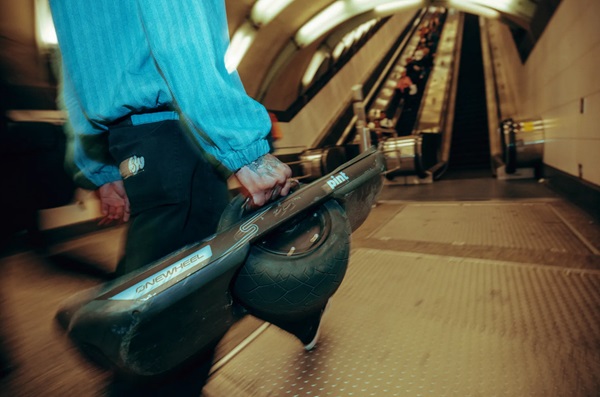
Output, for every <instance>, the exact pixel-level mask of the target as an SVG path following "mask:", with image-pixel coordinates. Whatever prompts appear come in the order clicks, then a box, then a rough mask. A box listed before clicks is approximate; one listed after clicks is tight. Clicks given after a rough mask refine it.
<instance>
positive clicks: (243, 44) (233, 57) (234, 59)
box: [225, 22, 256, 73]
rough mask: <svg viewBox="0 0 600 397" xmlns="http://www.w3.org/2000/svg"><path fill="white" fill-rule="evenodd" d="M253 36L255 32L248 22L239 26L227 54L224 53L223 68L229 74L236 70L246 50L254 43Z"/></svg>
mask: <svg viewBox="0 0 600 397" xmlns="http://www.w3.org/2000/svg"><path fill="white" fill-rule="evenodd" d="M255 36H256V30H255V29H254V28H253V27H252V25H251V24H250V23H248V22H246V23H245V24H243V25H242V26H240V27H239V29H238V30H237V31H236V32H235V33H234V35H233V37H232V38H231V42H230V43H229V47H228V48H227V52H225V67H226V68H227V71H228V72H229V73H233V72H234V71H235V70H236V69H237V67H238V65H239V64H240V62H241V61H242V58H243V57H244V55H246V52H247V51H248V48H250V46H251V45H252V43H253V42H254V37H255Z"/></svg>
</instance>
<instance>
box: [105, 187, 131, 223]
mask: <svg viewBox="0 0 600 397" xmlns="http://www.w3.org/2000/svg"><path fill="white" fill-rule="evenodd" d="M97 193H98V197H99V198H100V210H101V211H102V219H101V220H100V222H99V224H100V225H106V224H109V223H111V222H113V221H116V222H127V221H128V220H129V216H130V208H129V198H128V197H127V193H126V192H125V186H124V185H123V181H115V182H110V183H106V184H104V185H102V186H100V187H99V188H98V191H97Z"/></svg>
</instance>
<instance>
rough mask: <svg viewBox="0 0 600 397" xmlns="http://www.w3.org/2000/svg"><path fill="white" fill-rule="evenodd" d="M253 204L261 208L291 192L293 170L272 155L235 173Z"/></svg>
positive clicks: (259, 159) (267, 155)
mask: <svg viewBox="0 0 600 397" xmlns="http://www.w3.org/2000/svg"><path fill="white" fill-rule="evenodd" d="M235 176H236V177H237V179H238V180H239V181H240V184H241V185H242V188H243V189H244V193H245V194H246V196H247V197H248V198H249V199H250V200H251V204H252V205H253V206H255V207H260V206H263V205H265V204H266V203H268V202H269V201H270V200H274V199H276V198H277V197H279V196H280V195H281V196H287V194H288V193H289V192H290V187H291V183H292V181H291V179H290V177H291V176H292V170H291V169H290V167H288V165H287V164H285V163H282V162H281V161H279V159H278V158H277V157H275V156H273V155H271V154H265V155H264V156H262V157H259V158H258V159H257V160H256V161H253V162H252V163H250V164H248V165H246V166H244V167H242V168H240V170H239V171H237V172H236V173H235Z"/></svg>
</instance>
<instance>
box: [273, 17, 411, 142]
mask: <svg viewBox="0 0 600 397" xmlns="http://www.w3.org/2000/svg"><path fill="white" fill-rule="evenodd" d="M413 16H414V10H412V11H407V12H404V13H401V14H398V15H396V16H394V17H393V18H392V19H390V21H388V22H387V23H386V24H385V25H384V26H383V27H382V28H381V29H379V31H377V33H376V34H375V35H374V36H373V37H372V38H371V39H370V40H369V42H368V43H366V44H365V45H364V46H363V47H362V48H361V49H360V50H359V51H358V52H357V54H356V55H354V57H353V58H352V59H351V60H350V61H349V62H348V63H347V64H346V65H344V67H343V68H342V69H341V70H340V71H339V72H338V73H337V74H336V75H335V77H334V78H332V79H331V80H330V81H329V83H327V85H326V86H325V87H324V88H323V89H322V90H321V91H320V92H319V93H318V94H317V95H316V96H315V97H314V98H312V100H311V101H310V102H309V103H308V104H307V105H306V106H304V108H303V109H302V110H301V111H300V112H299V113H298V114H297V115H296V116H295V117H294V118H293V119H292V120H291V121H290V122H288V123H280V125H281V129H282V132H283V138H282V139H281V140H279V141H278V142H277V143H276V146H277V147H278V148H288V147H294V148H295V149H294V150H292V151H297V148H298V147H305V148H310V147H311V146H312V145H313V143H314V142H315V141H317V140H318V139H319V137H320V136H321V135H322V134H323V133H324V132H326V131H328V130H329V128H330V127H331V126H332V124H333V123H334V122H335V121H336V120H337V118H338V117H339V115H340V113H341V112H343V110H344V109H345V108H346V107H347V106H348V104H349V102H350V101H351V99H352V86H353V85H355V84H360V83H362V82H363V81H365V80H366V79H367V78H368V77H369V76H370V74H371V73H373V70H374V69H375V68H376V67H377V65H378V64H379V63H380V62H381V60H382V59H383V57H384V56H385V55H386V54H387V53H388V51H389V50H390V48H391V46H392V45H393V44H394V43H395V41H396V39H397V38H398V36H400V34H401V33H402V32H403V30H404V29H405V28H406V25H407V24H408V23H409V22H410V21H411V19H412V18H413Z"/></svg>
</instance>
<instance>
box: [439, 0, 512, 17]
mask: <svg viewBox="0 0 600 397" xmlns="http://www.w3.org/2000/svg"><path fill="white" fill-rule="evenodd" d="M450 4H451V5H452V6H454V7H455V8H458V9H460V10H461V11H465V12H469V13H472V14H477V15H481V16H482V17H487V18H491V19H497V18H499V17H500V13H499V12H498V11H496V10H493V9H491V8H488V7H484V6H480V5H477V4H474V3H472V2H471V1H469V0H450Z"/></svg>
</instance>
